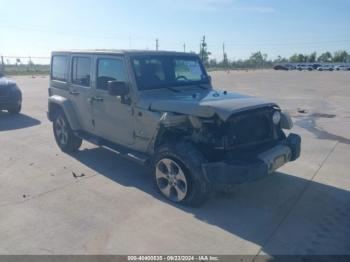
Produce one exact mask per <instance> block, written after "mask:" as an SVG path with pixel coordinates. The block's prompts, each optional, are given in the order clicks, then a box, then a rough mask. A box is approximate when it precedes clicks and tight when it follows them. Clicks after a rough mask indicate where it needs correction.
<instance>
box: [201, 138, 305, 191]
mask: <svg viewBox="0 0 350 262" xmlns="http://www.w3.org/2000/svg"><path fill="white" fill-rule="evenodd" d="M300 145H301V138H300V136H298V135H296V134H290V135H289V136H288V137H287V138H286V139H285V140H283V141H281V142H279V143H278V144H277V145H274V146H273V147H271V148H269V149H267V150H265V151H263V152H257V153H256V154H255V155H254V157H252V158H251V159H248V160H245V161H243V162H242V161H239V162H235V159H232V160H231V161H227V162H215V163H206V164H203V165H202V169H203V172H204V174H205V176H206V178H207V180H208V181H209V182H210V183H211V184H212V185H213V186H214V187H215V188H227V187H231V186H233V185H237V184H242V183H246V182H252V181H255V180H259V179H262V178H264V177H266V176H268V175H269V174H271V173H273V172H274V171H276V170H277V169H278V168H279V167H281V166H283V165H284V164H286V163H288V162H290V161H294V160H296V159H297V158H298V157H299V155H300Z"/></svg>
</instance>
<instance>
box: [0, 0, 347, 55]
mask: <svg viewBox="0 0 350 262" xmlns="http://www.w3.org/2000/svg"><path fill="white" fill-rule="evenodd" d="M203 35H205V36H206V41H207V44H208V50H209V51H211V52H212V55H211V58H216V59H218V60H220V59H222V46H223V43H225V48H226V53H227V55H228V57H229V59H231V60H237V59H244V58H248V57H249V56H250V54H251V53H252V52H255V51H262V52H263V53H266V54H268V56H269V58H272V59H274V58H276V57H277V56H278V55H281V56H286V57H289V56H291V55H292V54H294V53H311V52H313V51H316V52H318V53H321V52H325V51H335V50H339V49H343V50H347V51H348V52H349V51H350V0H98V1H97V0H95V1H92V0H75V1H74V0H59V1H58V0H45V1H42V0H31V1H24V0H11V1H9V0H0V55H3V56H32V57H47V56H50V52H51V51H52V50H57V49H58V50H59V49H87V48H93V49H105V48H114V49H150V50H151V49H155V42H156V39H157V38H158V39H159V49H161V50H175V51H183V50H184V44H185V46H186V51H195V52H198V50H199V44H200V41H201V38H202V36H203Z"/></svg>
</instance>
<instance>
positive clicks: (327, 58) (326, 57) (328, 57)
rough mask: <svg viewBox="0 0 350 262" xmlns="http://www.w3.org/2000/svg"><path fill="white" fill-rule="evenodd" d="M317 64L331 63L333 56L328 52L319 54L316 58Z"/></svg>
mask: <svg viewBox="0 0 350 262" xmlns="http://www.w3.org/2000/svg"><path fill="white" fill-rule="evenodd" d="M317 61H318V62H332V61H333V56H332V54H331V53H330V52H326V53H323V54H321V55H320V56H319V57H318V58H317Z"/></svg>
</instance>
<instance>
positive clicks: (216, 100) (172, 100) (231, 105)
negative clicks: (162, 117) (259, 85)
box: [140, 89, 277, 121]
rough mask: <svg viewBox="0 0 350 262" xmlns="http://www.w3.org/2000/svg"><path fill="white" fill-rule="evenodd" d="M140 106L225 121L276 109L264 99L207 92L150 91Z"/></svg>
mask: <svg viewBox="0 0 350 262" xmlns="http://www.w3.org/2000/svg"><path fill="white" fill-rule="evenodd" d="M140 102H141V106H142V107H145V108H149V109H151V110H155V111H161V112H173V113H180V114H187V115H193V116H198V117H212V116H214V115H215V114H217V115H218V116H219V117H220V118H221V119H222V120H223V121H226V120H227V119H228V118H229V117H230V116H231V115H232V114H233V113H238V112H242V111H245V110H250V109H256V108H260V107H266V106H277V105H276V104H275V103H272V102H270V101H268V100H265V99H260V98H255V97H251V96H246V95H241V94H238V93H228V92H223V91H215V90H212V89H209V90H202V89H201V90H200V91H199V90H198V89H197V90H181V91H180V92H178V93H175V92H172V91H170V90H168V89H165V90H163V89H162V90H152V91H148V92H144V94H142V95H141V100H140Z"/></svg>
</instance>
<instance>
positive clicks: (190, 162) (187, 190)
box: [154, 142, 210, 206]
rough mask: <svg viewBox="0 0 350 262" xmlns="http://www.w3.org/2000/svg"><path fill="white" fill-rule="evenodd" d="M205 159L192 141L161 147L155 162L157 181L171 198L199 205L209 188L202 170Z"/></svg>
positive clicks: (182, 202) (162, 191) (161, 189)
mask: <svg viewBox="0 0 350 262" xmlns="http://www.w3.org/2000/svg"><path fill="white" fill-rule="evenodd" d="M204 162H205V158H204V157H203V156H202V154H201V153H200V152H199V151H197V150H196V149H195V148H194V147H193V146H192V145H191V144H189V143H185V142H181V143H177V144H167V145H163V146H161V147H160V148H159V149H158V150H157V153H156V156H155V161H154V178H155V184H156V186H157V188H158V190H159V191H160V193H161V194H162V195H163V196H164V197H166V198H167V199H168V200H170V201H172V202H175V203H180V204H183V205H188V206H199V205H201V204H202V203H204V202H205V200H206V199H207V198H208V196H209V193H210V189H209V183H208V182H207V181H206V179H205V177H204V174H203V172H202V163H204Z"/></svg>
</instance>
